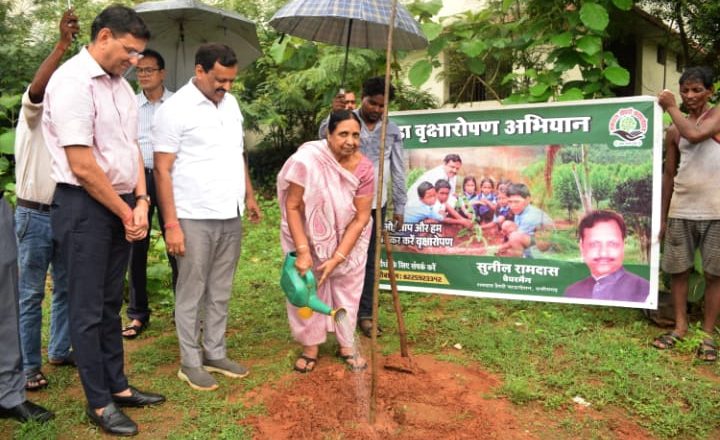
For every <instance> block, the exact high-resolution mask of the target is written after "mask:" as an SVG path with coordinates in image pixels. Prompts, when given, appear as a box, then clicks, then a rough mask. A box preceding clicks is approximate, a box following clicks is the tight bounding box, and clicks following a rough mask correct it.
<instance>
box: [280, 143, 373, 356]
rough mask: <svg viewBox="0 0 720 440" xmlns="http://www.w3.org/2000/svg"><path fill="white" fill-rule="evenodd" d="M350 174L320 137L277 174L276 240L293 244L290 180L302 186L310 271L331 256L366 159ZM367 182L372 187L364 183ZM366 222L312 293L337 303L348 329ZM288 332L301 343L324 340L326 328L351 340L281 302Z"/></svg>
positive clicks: (366, 169)
mask: <svg viewBox="0 0 720 440" xmlns="http://www.w3.org/2000/svg"><path fill="white" fill-rule="evenodd" d="M363 161H364V162H362V161H361V163H360V165H358V169H357V170H356V173H355V174H354V173H352V172H350V171H348V170H346V169H344V168H343V167H342V166H340V164H339V163H338V162H337V160H335V157H334V156H333V154H332V152H331V151H330V149H329V147H328V145H327V141H326V140H319V141H312V142H307V143H305V144H303V145H301V146H300V148H298V150H297V152H295V154H293V155H292V156H291V157H290V158H289V159H288V160H287V162H285V165H283V167H282V169H281V170H280V173H279V174H278V178H277V189H278V202H279V203H280V210H281V212H282V220H281V224H280V242H281V245H282V249H283V252H285V253H287V252H290V251H293V250H295V244H294V242H293V240H292V236H291V235H290V230H289V228H288V224H287V212H286V209H285V202H286V198H287V190H288V187H289V186H290V183H294V184H296V185H299V186H302V187H303V188H304V190H305V191H304V194H303V202H304V204H305V234H306V235H307V237H308V241H309V245H310V253H311V255H312V259H313V273H314V274H315V277H316V279H319V278H320V276H319V275H320V273H319V272H317V267H318V266H319V265H320V264H322V263H323V262H324V261H326V260H328V259H330V258H332V256H333V254H334V253H335V249H336V248H337V246H338V245H339V244H340V241H341V239H342V237H343V235H344V233H345V228H346V227H347V225H348V224H349V223H350V222H351V221H352V219H353V218H354V217H355V213H356V209H355V206H354V205H353V199H354V198H355V197H356V196H357V195H358V194H357V193H358V189H359V188H360V186H361V178H359V177H358V176H357V175H356V174H358V173H360V177H362V178H363V179H364V181H365V182H367V179H368V178H369V179H372V178H373V175H374V173H373V168H372V163H371V162H370V161H369V160H368V159H367V158H363ZM370 186H372V185H370ZM371 228H372V221H370V223H369V224H368V225H367V226H366V227H365V229H364V230H363V232H362V233H361V234H360V237H359V238H358V240H357V242H356V243H355V246H354V247H353V248H352V251H351V252H350V253H349V254H348V255H347V260H346V261H345V262H343V263H342V264H340V265H338V266H337V267H336V268H335V270H334V271H333V273H332V274H331V275H330V276H329V277H328V279H327V280H326V281H325V283H323V285H322V286H320V287H319V288H318V292H317V294H318V297H319V298H320V299H321V300H322V301H323V302H325V303H326V304H328V305H329V306H330V307H331V308H332V309H337V308H339V307H342V308H344V309H345V310H347V312H348V316H347V317H348V320H349V321H350V322H349V325H348V326H347V328H348V329H354V328H355V321H356V319H357V309H358V303H359V301H360V294H361V292H362V286H363V281H364V277H365V262H366V260H367V248H368V242H369V239H370V231H371ZM287 313H288V321H289V322H290V331H291V333H292V335H293V337H294V338H295V340H297V341H298V342H299V343H300V344H302V345H318V344H322V343H323V342H325V340H326V337H327V332H328V331H335V332H336V337H337V340H338V342H339V343H340V345H341V346H344V347H349V346H352V344H353V334H347V335H346V334H342V331H341V329H340V328H339V327H338V328H335V326H334V323H333V321H332V319H331V318H330V317H329V316H326V315H322V314H320V313H314V314H313V315H312V317H310V318H309V319H302V318H300V317H299V316H298V315H297V308H296V307H295V306H293V305H292V304H290V303H289V302H287Z"/></svg>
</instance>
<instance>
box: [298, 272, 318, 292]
mask: <svg viewBox="0 0 720 440" xmlns="http://www.w3.org/2000/svg"><path fill="white" fill-rule="evenodd" d="M295 269H296V270H297V268H295ZM298 276H299V277H300V278H301V279H302V280H303V281H304V282H305V284H306V285H308V286H309V287H312V288H314V287H315V275H313V272H312V270H310V269H308V270H307V272H305V275H300V272H298Z"/></svg>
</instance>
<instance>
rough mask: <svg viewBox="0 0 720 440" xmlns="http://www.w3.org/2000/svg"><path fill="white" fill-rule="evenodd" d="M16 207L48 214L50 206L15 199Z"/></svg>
mask: <svg viewBox="0 0 720 440" xmlns="http://www.w3.org/2000/svg"><path fill="white" fill-rule="evenodd" d="M17 205H18V206H22V207H23V208H27V209H34V210H36V211H40V212H50V205H46V204H44V203H38V202H33V201H32V200H25V199H21V198H20V197H18V198H17Z"/></svg>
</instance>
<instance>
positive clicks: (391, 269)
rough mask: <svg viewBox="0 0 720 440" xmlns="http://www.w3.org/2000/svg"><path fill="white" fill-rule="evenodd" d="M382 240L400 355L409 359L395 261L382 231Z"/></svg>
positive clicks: (386, 233)
mask: <svg viewBox="0 0 720 440" xmlns="http://www.w3.org/2000/svg"><path fill="white" fill-rule="evenodd" d="M383 240H384V241H385V253H386V254H387V262H388V273H389V275H390V291H391V292H392V297H393V306H394V307H395V315H396V316H397V322H398V332H399V333H400V354H401V355H402V357H405V358H406V357H410V353H409V352H408V346H407V332H406V331H405V318H403V315H402V308H401V307H400V295H399V294H398V290H397V279H396V278H395V261H394V260H393V255H392V246H391V245H390V234H388V232H387V230H384V229H383Z"/></svg>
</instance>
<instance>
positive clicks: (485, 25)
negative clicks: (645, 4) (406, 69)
mask: <svg viewBox="0 0 720 440" xmlns="http://www.w3.org/2000/svg"><path fill="white" fill-rule="evenodd" d="M633 4H634V2H633V0H612V1H611V0H594V1H591V0H581V1H577V2H571V3H568V2H565V1H560V0H529V1H521V0H503V1H500V0H492V1H489V2H488V3H487V7H486V8H485V9H483V10H480V11H466V12H463V13H461V14H457V15H456V16H453V17H448V18H446V19H439V18H437V17H436V16H435V15H434V14H432V11H434V10H435V9H434V8H432V7H430V6H428V4H427V3H424V2H422V1H420V0H417V1H415V2H414V3H411V4H410V5H408V8H409V9H410V11H411V12H413V13H414V14H415V15H416V16H417V18H418V20H419V21H420V22H421V23H422V26H423V29H429V30H432V32H428V34H427V37H428V39H429V41H430V48H429V49H428V53H427V57H426V58H423V59H420V60H418V61H416V63H415V64H414V65H413V67H412V68H411V69H410V76H409V78H410V81H411V83H412V84H413V85H416V86H417V85H420V84H422V81H426V80H427V79H426V78H429V77H430V73H429V72H428V69H429V66H439V65H440V61H439V57H440V56H441V55H440V52H441V49H442V50H443V51H444V54H445V59H446V62H447V64H448V65H447V66H446V69H445V73H443V74H441V77H444V78H446V79H448V80H449V81H450V82H451V84H453V83H458V84H462V87H460V88H459V89H458V90H457V91H456V92H457V93H458V94H460V95H462V94H465V93H467V91H468V89H472V88H481V89H482V90H484V93H485V95H486V99H498V100H503V102H504V103H506V104H518V103H525V102H545V101H548V100H551V99H554V100H562V101H568V100H576V99H590V98H597V97H604V96H613V95H614V93H613V88H614V87H618V86H625V85H627V84H628V83H629V80H630V77H629V72H628V71H627V69H625V68H623V67H622V66H620V65H619V63H618V62H617V59H616V58H615V56H614V55H613V54H612V53H611V52H608V51H606V50H604V49H603V45H604V42H605V41H606V40H607V39H608V37H609V35H608V33H607V27H608V23H609V21H610V14H611V13H612V12H614V11H618V10H628V9H630V8H631V7H632V5H633ZM437 25H442V26H443V31H442V32H440V33H438V32H437ZM571 70H578V71H579V72H580V74H581V79H580V80H572V81H570V80H568V79H567V75H566V74H567V73H568V72H569V71H571ZM452 90H453V89H452V87H451V91H452ZM473 96H475V95H473ZM451 99H452V100H458V99H460V96H452V97H451Z"/></svg>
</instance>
